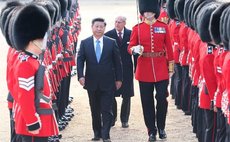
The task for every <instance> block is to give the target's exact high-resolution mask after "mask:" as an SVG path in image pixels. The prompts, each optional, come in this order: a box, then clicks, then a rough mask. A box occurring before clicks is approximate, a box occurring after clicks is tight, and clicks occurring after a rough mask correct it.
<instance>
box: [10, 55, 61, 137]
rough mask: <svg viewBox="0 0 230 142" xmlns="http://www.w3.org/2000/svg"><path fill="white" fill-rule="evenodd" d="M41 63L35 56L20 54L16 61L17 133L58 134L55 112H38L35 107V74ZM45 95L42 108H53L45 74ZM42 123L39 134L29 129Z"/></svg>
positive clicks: (15, 108)
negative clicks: (30, 131)
mask: <svg viewBox="0 0 230 142" xmlns="http://www.w3.org/2000/svg"><path fill="white" fill-rule="evenodd" d="M39 65H40V63H39V61H38V60H37V59H36V58H35V56H29V55H25V54H23V53H22V54H20V55H19V59H18V60H17V62H16V63H15V66H14V73H15V78H14V79H15V84H14V89H15V91H17V95H16V98H17V99H15V103H14V117H15V130H16V133H17V134H21V135H30V136H39V137H48V136H52V135H57V134H58V127H57V122H56V118H55V116H54V113H53V114H46V115H45V114H38V113H37V112H36V108H35V83H34V81H35V75H36V72H37V70H38V67H39ZM42 93H43V97H45V98H47V99H49V101H48V102H47V101H45V100H44V99H42V98H41V99H40V103H39V105H40V108H41V109H51V108H52V101H51V94H50V87H49V84H48V81H47V78H46V76H45V75H44V87H43V90H42ZM38 123H40V128H41V129H40V131H39V134H36V135H33V134H31V133H29V132H28V129H29V128H31V127H34V126H36V125H37V124H38Z"/></svg>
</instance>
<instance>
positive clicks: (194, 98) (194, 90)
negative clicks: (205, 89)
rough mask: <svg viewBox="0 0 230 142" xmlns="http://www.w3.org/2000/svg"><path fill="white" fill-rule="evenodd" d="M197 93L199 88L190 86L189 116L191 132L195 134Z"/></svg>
mask: <svg viewBox="0 0 230 142" xmlns="http://www.w3.org/2000/svg"><path fill="white" fill-rule="evenodd" d="M198 92H199V88H198V87H197V86H191V100H192V101H191V106H192V110H191V114H192V117H191V119H192V126H193V132H194V133H197V129H198V128H197V122H198V117H197V115H198Z"/></svg>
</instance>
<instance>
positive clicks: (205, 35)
mask: <svg viewBox="0 0 230 142" xmlns="http://www.w3.org/2000/svg"><path fill="white" fill-rule="evenodd" d="M219 5H220V4H219V3H217V2H211V3H208V4H206V5H205V6H204V7H203V8H202V9H201V11H200V12H199V14H198V15H199V16H198V17H200V18H199V19H196V20H197V30H198V34H199V35H200V39H201V40H202V41H203V42H211V41H212V39H211V36H210V34H209V25H210V17H211V14H212V13H213V12H214V10H215V9H216V8H217V7H218V6H219Z"/></svg>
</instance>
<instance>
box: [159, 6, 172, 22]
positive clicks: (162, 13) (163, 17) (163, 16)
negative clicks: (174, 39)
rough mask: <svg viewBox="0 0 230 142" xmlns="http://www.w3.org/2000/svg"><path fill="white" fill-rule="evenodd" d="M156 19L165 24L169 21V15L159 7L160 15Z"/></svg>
mask: <svg viewBox="0 0 230 142" xmlns="http://www.w3.org/2000/svg"><path fill="white" fill-rule="evenodd" d="M157 19H158V20H159V21H161V22H164V23H165V24H168V23H169V16H168V13H167V11H166V10H165V9H164V8H161V11H160V15H159V17H158V18H157Z"/></svg>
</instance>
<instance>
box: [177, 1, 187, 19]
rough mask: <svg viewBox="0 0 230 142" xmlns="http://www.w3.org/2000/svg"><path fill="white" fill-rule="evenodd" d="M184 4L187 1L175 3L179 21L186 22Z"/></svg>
mask: <svg viewBox="0 0 230 142" xmlns="http://www.w3.org/2000/svg"><path fill="white" fill-rule="evenodd" d="M184 4H185V0H176V2H175V8H176V9H175V10H176V12H177V14H178V19H179V21H184Z"/></svg>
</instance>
